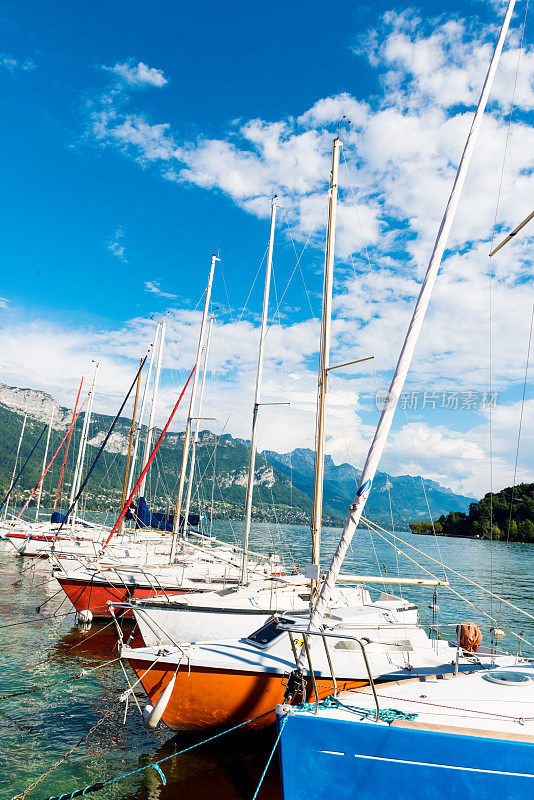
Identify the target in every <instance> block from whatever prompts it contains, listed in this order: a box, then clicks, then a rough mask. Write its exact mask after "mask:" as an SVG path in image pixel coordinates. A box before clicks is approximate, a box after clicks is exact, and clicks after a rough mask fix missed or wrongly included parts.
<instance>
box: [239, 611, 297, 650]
mask: <svg viewBox="0 0 534 800" xmlns="http://www.w3.org/2000/svg"><path fill="white" fill-rule="evenodd" d="M280 622H283V623H284V624H285V625H294V624H295V621H294V620H292V619H283V620H282V619H280V618H279V617H271V618H270V619H268V620H267V622H266V623H265V624H264V625H262V626H261V628H258V630H257V631H254V633H251V634H250V636H247V642H251V643H252V644H255V645H256V646H257V647H268V646H269V645H270V644H271V643H272V642H274V640H275V639H278V637H279V636H282V635H283V634H284V631H281V630H280V628H279V627H278V625H279V624H280Z"/></svg>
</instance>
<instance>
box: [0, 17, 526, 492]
mask: <svg viewBox="0 0 534 800" xmlns="http://www.w3.org/2000/svg"><path fill="white" fill-rule="evenodd" d="M496 35H497V30H496V27H494V26H487V25H484V26H482V25H481V24H479V23H478V22H477V20H457V19H453V18H448V19H447V18H446V17H442V18H440V19H435V20H425V19H424V18H423V17H421V16H419V15H418V14H417V13H416V12H414V11H410V12H405V13H403V14H399V13H393V12H390V13H388V14H385V15H384V16H383V17H382V18H381V21H380V23H379V25H378V26H376V28H375V29H374V30H371V31H368V32H367V33H366V34H365V35H364V36H363V37H360V39H358V40H357V41H356V42H355V44H354V50H355V56H354V57H355V58H365V59H366V60H367V62H368V63H369V64H370V65H371V67H372V68H373V69H374V70H375V71H376V76H377V78H378V81H377V85H378V86H379V91H378V92H377V94H376V96H374V97H370V98H366V100H365V101H363V100H361V99H360V98H358V97H356V96H353V95H351V94H349V93H346V92H345V93H341V94H335V95H332V96H328V97H322V98H318V99H317V101H316V102H315V103H314V104H313V105H312V106H311V107H310V108H308V109H302V110H301V113H300V114H295V116H294V117H291V118H284V119H274V120H265V119H250V120H246V121H244V122H243V121H240V122H236V123H235V124H233V125H232V126H231V127H230V128H229V130H228V131H227V134H226V135H224V136H221V137H219V138H213V137H211V138H210V137H207V136H199V137H198V138H197V139H195V140H183V137H182V136H181V135H180V131H179V130H177V129H176V128H175V127H174V126H173V124H172V122H170V121H168V120H163V121H162V120H153V119H151V118H150V115H149V114H148V113H147V112H146V111H144V110H143V109H142V108H140V107H138V105H137V104H136V103H134V95H133V94H132V93H131V92H130V89H132V90H133V89H135V88H139V87H140V86H163V85H164V83H163V82H162V81H166V79H165V77H164V76H163V73H162V72H161V70H157V69H155V68H152V69H153V70H154V69H155V73H157V74H153V73H152V72H151V68H148V67H146V66H145V65H143V69H142V70H140V69H139V67H140V64H137V65H136V64H135V63H134V62H125V64H123V65H115V67H112V68H109V69H108V72H111V73H112V74H113V76H114V81H115V83H113V85H112V86H111V88H109V87H108V89H107V90H106V91H105V92H103V93H102V94H101V95H100V96H99V97H98V98H96V99H94V100H93V101H92V103H91V104H90V105H89V107H88V134H89V135H90V136H92V137H93V139H94V141H95V142H96V143H97V145H98V146H101V147H109V148H115V149H116V150H118V151H120V152H121V153H122V154H123V155H124V156H126V157H128V158H131V159H133V160H134V161H135V162H137V163H138V164H140V165H142V166H143V167H144V168H149V169H150V168H151V169H154V171H155V172H156V173H158V174H159V175H161V176H163V177H164V178H165V179H167V180H170V181H175V182H178V183H189V184H194V185H196V186H199V187H202V188H204V189H206V190H209V191H218V192H221V193H224V194H225V195H227V196H228V197H230V198H231V199H232V200H233V201H234V202H235V203H236V204H237V205H238V206H239V207H241V208H243V209H245V210H246V211H248V212H249V213H251V214H254V215H255V216H259V217H266V216H267V215H268V213H269V202H268V200H269V198H270V197H271V196H272V195H273V194H278V195H279V196H280V197H281V201H282V202H283V204H284V208H285V212H286V214H287V217H288V220H289V222H290V224H291V225H292V228H293V230H292V235H293V236H294V238H295V239H296V240H300V241H301V242H305V241H307V240H308V238H309V240H310V245H311V247H317V246H321V247H322V246H323V244H324V222H325V212H326V197H327V186H328V176H329V171H330V161H331V147H332V139H333V135H335V131H336V130H337V124H338V122H339V121H340V120H342V119H343V117H345V118H346V119H350V120H351V124H350V127H349V126H347V124H344V125H343V130H342V132H341V136H342V139H343V146H344V147H343V158H342V163H341V169H340V195H339V198H340V199H339V213H338V226H337V238H336V255H337V263H336V287H335V308H334V311H335V313H334V320H333V325H332V363H342V362H346V361H350V360H354V359H356V358H363V357H366V356H369V355H373V356H374V361H373V362H367V363H366V364H362V365H359V366H358V368H357V371H356V370H351V369H348V370H347V371H345V372H342V373H336V374H335V375H332V378H331V381H330V384H331V392H330V397H329V430H328V452H330V453H331V454H332V455H333V456H334V458H335V459H336V460H337V461H340V460H350V461H352V463H354V464H356V465H357V466H361V464H362V462H363V459H364V457H365V453H366V450H367V448H368V446H369V442H370V439H371V437H372V432H373V427H374V424H375V422H376V417H377V413H375V412H376V409H375V412H373V411H372V410H370V407H369V402H368V400H369V396H370V395H371V394H372V390H374V389H375V388H385V387H387V385H388V382H389V378H390V376H391V369H392V366H393V364H394V362H395V360H396V358H397V356H398V352H399V350H400V347H401V344H402V341H403V338H404V335H405V332H406V328H407V325H408V322H409V319H410V315H411V312H412V309H413V304H414V301H415V298H416V297H417V294H418V292H419V287H420V282H421V279H422V276H423V274H424V270H425V268H426V264H427V263H428V259H429V257H430V253H431V250H432V245H433V241H434V238H435V234H436V231H437V227H438V225H439V220H440V218H441V215H442V213H443V208H444V204H445V202H446V199H447V196H448V193H449V191H450V188H451V186H452V181H453V179H454V175H455V172H456V168H457V164H458V161H459V158H460V156H461V152H462V148H463V144H464V142H465V137H466V135H467V132H468V130H469V126H470V123H471V120H472V115H473V108H474V105H475V104H476V101H477V98H478V94H479V92H480V89H481V86H482V83H483V80H484V77H485V73H486V70H487V66H488V63H489V60H490V56H491V51H492V48H493V45H494V42H495V39H496ZM519 57H520V70H519V80H518V84H517V90H516V108H515V110H514V115H513V119H512V122H511V124H510V126H509V127H508V114H509V111H510V103H511V88H510V87H511V86H513V83H514V80H515V70H516V67H517V63H518V59H519ZM119 67H120V69H119ZM123 67H124V68H123ZM147 75H149V76H151V78H149V79H147V78H146V76H147ZM158 75H160V76H161V77H158ZM143 76H145V77H143ZM533 85H534V49H533V48H526V49H524V50H523V52H520V51H519V40H518V35H517V32H514V31H512V32H511V35H510V37H509V40H508V43H507V47H506V49H505V51H504V53H503V57H502V61H501V65H500V67H499V71H498V74H497V78H496V82H495V88H494V91H493V92H492V97H491V102H490V106H489V108H488V112H487V113H486V117H485V120H484V124H483V126H482V131H481V135H480V137H479V141H478V144H477V148H476V152H475V156H474V158H473V161H472V165H471V168H470V172H469V175H468V179H467V182H466V185H465V189H464V194H463V198H462V201H461V204H460V207H459V209H458V213H457V218H456V221H455V224H454V226H453V229H452V231H451V236H450V240H449V249H448V251H447V252H446V254H445V256H446V257H445V259H444V261H443V266H442V270H441V275H440V277H439V280H438V284H437V287H436V291H435V293H434V296H433V300H432V304H431V306H430V309H429V312H428V315H427V319H426V321H425V326H424V332H423V336H422V337H421V340H420V342H419V344H418V347H417V350H416V352H415V357H414V361H413V367H412V370H411V373H410V376H409V387H412V388H413V387H415V388H417V389H421V390H427V389H432V390H434V389H446V388H451V389H462V388H466V389H473V390H484V389H486V388H487V386H488V379H489V355H488V353H489V328H490V321H491V328H492V332H493V341H492V347H493V385H494V387H495V388H498V389H499V391H501V392H502V393H503V401H502V404H500V405H499V410H498V413H496V414H495V415H494V419H493V432H494V456H495V461H494V470H495V485H496V486H497V485H507V484H509V483H510V480H511V471H510V464H511V463H513V458H514V452H515V451H514V445H515V441H516V438H515V439H514V436H515V437H516V434H513V429H514V424H515V422H516V421H517V414H518V409H517V406H516V404H515V399H514V397H513V393H514V391H515V390H517V385H518V383H519V382H520V381H521V376H522V370H523V369H524V353H523V349H522V346H521V343H524V342H526V341H527V336H528V323H529V319H530V302H529V299H528V298H529V297H530V294H529V292H531V285H532V268H531V267H532V265H531V255H530V250H529V248H531V246H532V233H533V232H532V230H527V229H525V231H523V232H522V235H521V236H520V237H519V238H516V239H515V240H514V241H513V242H512V243H511V244H510V245H508V246H507V247H506V248H504V249H503V250H502V251H500V253H499V254H498V256H496V257H495V259H493V261H492V266H491V270H492V282H491V288H492V291H491V296H492V301H491V306H490V291H489V289H490V280H489V275H488V273H489V268H490V266H489V261H488V252H489V249H490V239H491V231H492V227H493V221H494V217H495V213H496V209H497V212H498V213H497V223H498V224H497V232H496V236H497V237H500V235H501V234H505V233H507V232H508V231H509V230H510V229H511V228H513V227H514V226H515V225H516V224H517V223H518V222H519V221H520V220H521V219H523V218H524V217H525V216H526V214H527V213H528V212H529V211H531V210H532V209H531V198H532V193H533V188H534V177H533V176H534V128H533V126H532V110H533V99H532V98H533V97H534V92H533V91H532V87H533ZM138 97H139V95H137V98H138ZM507 137H508V145H507V151H506V161H505V162H504V172H503V181H502V186H501V187H500V191H499V181H500V171H501V167H502V164H503V155H504V149H505V143H506V141H507ZM498 194H499V204H498V207H497V196H498ZM115 241H118V240H117V237H115ZM120 246H122V245H121V244H120V242H119V247H120ZM123 255H124V254H123ZM145 289H146V290H147V291H148V292H151V293H152V294H156V295H159V296H163V297H166V296H168V293H167V292H162V290H161V288H160V285H159V283H158V282H157V281H147V282H146V284H145ZM172 299H175V298H174V297H172ZM288 302H290V298H289V297H288ZM293 302H295V298H293ZM301 305H302V304H301ZM168 323H169V324H168V337H167V340H168V342H169V349H168V355H166V357H165V358H166V361H165V364H166V370H165V376H166V377H165V381H164V386H163V387H162V395H161V397H162V409H163V408H166V406H167V405H169V404H170V402H171V399H172V398H174V397H175V394H176V388H177V386H178V384H179V381H180V380H181V378H182V377H183V376H184V375H185V374H187V372H188V371H189V369H190V366H191V364H192V363H193V360H194V353H195V351H196V337H197V335H198V325H199V317H198V314H196V312H195V313H193V312H188V311H185V310H183V309H180V308H178V309H174V310H173V312H172V313H171V315H169V320H168ZM151 325H152V323H149V321H147V320H142V319H138V320H132V321H130V322H129V323H128V324H127V325H125V326H124V327H123V328H121V330H120V331H112V332H103V333H102V334H101V335H99V336H97V337H93V340H94V342H95V343H96V345H95V346H97V347H98V348H100V349H101V350H102V352H103V353H104V356H105V355H106V354H107V357H108V358H109V359H110V362H117V363H120V364H124V363H125V362H124V359H134V358H135V357H138V353H137V350H138V348H139V343H140V342H141V341H145V340H147V341H148V339H149V338H150V336H151V335H152V334H151ZM31 334H32V331H31V330H27V331H26V333H25V335H26V336H30V335H31ZM257 335H258V330H257V326H256V324H255V323H254V322H250V321H245V320H243V319H241V320H240V321H238V322H235V321H234V322H231V321H226V322H218V323H217V324H216V326H215V331H214V336H213V354H212V357H211V358H212V366H211V372H210V374H211V375H212V376H216V380H215V378H214V379H213V383H214V386H216V393H215V390H214V395H213V397H216V399H213V400H212V401H207V404H208V405H210V404H211V408H210V409H209V410H207V409H206V415H207V416H215V417H217V419H218V420H220V421H221V422H220V423H218V424H220V425H221V428H220V429H221V430H227V431H228V432H231V433H233V434H234V435H239V436H243V437H248V436H249V421H250V408H251V403H252V397H251V391H252V388H251V387H253V374H254V369H255V358H256V351H257ZM20 336H22V332H21V333H20ZM74 340H75V341H76V336H74ZM63 341H64V342H65V343H67V342H69V341H70V342H71V344H70V345H69V346H70V347H72V340H69V338H68V337H67V336H65V337H62V336H61V335H59V336H57V337H56V345H57V343H58V342H63ZM318 342H319V333H318V323H317V322H316V321H315V320H313V319H300V321H296V322H292V321H291V319H290V315H289V319H284V325H283V327H281V326H279V325H278V326H273V328H272V329H271V330H270V332H269V337H268V345H267V351H268V352H267V354H266V362H265V380H264V393H265V397H266V399H267V400H268V399H270V398H272V399H273V400H280V398H281V396H283V397H284V398H286V397H287V399H288V400H290V402H291V407H290V415H291V416H290V422H291V424H289V421H288V423H287V425H285V424H281V423H280V415H279V414H278V415H277V418H276V419H272V418H271V417H270V416H269V415H270V413H271V412H270V411H269V410H268V409H267V408H266V409H262V425H261V438H262V441H261V443H260V447H267V448H269V449H275V450H280V451H286V452H287V450H288V449H291V447H295V446H313V438H314V430H315V427H314V412H315V400H314V398H315V391H316V374H315V368H316V361H317V351H318ZM18 346H19V342H18V341H17V342H12V347H13V350H14V352H15V357H13V359H12V361H11V362H10V363H11V364H12V369H13V370H15V369H16V368H18V369H21V367H20V365H19V367H16V364H17V363H18V362H17V358H20V353H19V352H18V351H17V347H18ZM65 346H66V344H65ZM81 348H82V346H81V345H80V349H81ZM7 352H8V353H9V352H10V351H7ZM281 354H283V357H282V355H281ZM70 355H72V354H71V353H69V352H67V353H66V359H67V361H68V360H69V357H70ZM5 357H7V355H6V356H5ZM78 357H79V358H80V359H81V356H80V355H79V356H78ZM83 357H85V352H84V353H83ZM56 363H62V362H60V361H57V362H56ZM132 363H133V362H132ZM176 364H178V372H177V373H176V374H175V377H174V378H171V375H172V374H173V373H171V370H170V367H171V365H172V366H173V367H176ZM180 370H183V375H182V374H181V373H180ZM375 374H376V378H375ZM21 380H22V378H21ZM26 380H28V379H27V378H26ZM173 380H174V384H173V383H172V381H173ZM30 385H32V384H30ZM366 398H367V399H366ZM183 413H185V412H183ZM288 420H289V417H288ZM180 422H182V423H183V416H182V417H180V416H179V417H178V424H180ZM529 435H530V434H529ZM525 436H526V437H527V438H528V436H527V434H525ZM527 438H526V439H525V441H527ZM412 439H413V440H414V442H415V446H416V449H417V453H418V460H417V459H416V458H415V456H414V455H413V450H412V447H411V442H412ZM522 453H523V461H522V462H521V469H522V470H523V472H521V475H527V474H528V470H530V474H532V469H533V468H534V464H533V463H532V456H531V453H534V448H533V447H525V449H524V451H522ZM418 461H419V463H420V465H421V469H422V472H423V474H425V475H427V476H429V477H434V478H435V479H436V480H439V481H440V482H442V483H444V484H445V485H451V486H453V488H455V489H457V490H461V491H463V492H464V493H466V494H477V495H479V494H481V493H483V492H484V491H487V488H488V482H489V479H488V470H487V463H488V440H487V419H486V417H485V416H484V412H483V411H482V410H481V411H479V412H478V414H477V415H472V416H470V417H465V416H462V415H458V417H457V419H456V418H451V419H450V420H448V421H446V422H444V421H443V420H440V421H439V423H435V422H432V420H426V419H425V420H422V419H421V418H416V419H415V421H414V423H413V425H412V426H411V428H408V427H407V425H406V423H405V421H403V419H402V417H399V418H398V422H397V427H396V428H395V429H394V430H393V432H392V436H391V440H390V444H389V447H388V466H389V469H390V470H391V471H392V472H393V473H396V474H399V473H405V472H408V473H410V474H414V473H416V472H417V471H418ZM383 466H385V465H383Z"/></svg>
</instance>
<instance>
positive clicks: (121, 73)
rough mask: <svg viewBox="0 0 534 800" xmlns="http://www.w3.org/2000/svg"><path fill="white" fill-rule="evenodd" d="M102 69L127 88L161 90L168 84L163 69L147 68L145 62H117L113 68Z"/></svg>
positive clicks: (104, 67)
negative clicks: (150, 87) (153, 87)
mask: <svg viewBox="0 0 534 800" xmlns="http://www.w3.org/2000/svg"><path fill="white" fill-rule="evenodd" d="M102 69H104V70H106V72H111V73H113V75H116V76H117V77H118V78H119V79H120V80H121V81H122V82H124V83H125V84H126V85H127V86H129V87H132V88H134V89H144V88H147V87H149V86H155V87H157V88H161V87H162V86H166V85H167V83H168V80H167V78H166V77H165V75H164V74H163V71H162V70H161V69H157V68H156V67H147V65H146V64H145V63H143V61H139V62H138V63H137V64H136V63H135V62H134V61H133V60H131V59H130V60H129V61H124V62H122V63H120V62H117V63H116V64H115V66H113V67H106V66H103V67H102Z"/></svg>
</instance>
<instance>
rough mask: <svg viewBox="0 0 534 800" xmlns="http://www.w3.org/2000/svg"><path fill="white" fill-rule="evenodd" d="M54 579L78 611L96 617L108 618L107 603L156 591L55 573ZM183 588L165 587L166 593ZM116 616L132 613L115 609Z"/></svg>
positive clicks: (152, 595) (125, 601)
mask: <svg viewBox="0 0 534 800" xmlns="http://www.w3.org/2000/svg"><path fill="white" fill-rule="evenodd" d="M56 580H57V581H58V583H59V584H60V586H61V588H62V589H63V591H64V592H65V594H66V595H67V597H68V598H69V600H70V601H71V603H72V605H73V606H74V608H75V609H76V611H77V612H78V613H80V612H82V611H90V612H91V614H92V615H93V617H95V618H97V619H110V618H111V616H112V615H111V611H110V609H109V604H113V603H127V602H129V601H130V600H140V599H141V598H144V597H156V596H157V594H158V591H157V590H156V589H153V588H152V587H150V586H139V585H137V584H131V585H128V584H125V583H115V582H113V581H109V582H106V583H99V582H94V583H91V582H88V581H86V580H76V579H75V578H62V577H59V576H57V575H56ZM185 591H186V590H184V589H178V588H174V589H166V593H167V594H184V592H185ZM115 616H116V617H131V618H132V619H133V613H132V611H131V610H129V609H116V610H115Z"/></svg>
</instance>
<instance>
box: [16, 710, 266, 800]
mask: <svg viewBox="0 0 534 800" xmlns="http://www.w3.org/2000/svg"><path fill="white" fill-rule="evenodd" d="M274 710H275V709H274V708H272V709H269V711H264V712H263V714H258V715H257V716H256V717H252V718H251V719H247V720H245V722H239V723H238V724H237V725H233V726H232V727H231V728H227V729H226V730H224V731H220V732H219V733H215V734H213V736H209V737H208V738H207V739H203V740H202V741H201V742H197V743H196V744H192V745H189V747H185V748H184V749H183V750H179V751H178V752H177V753H171V755H169V756H165V757H164V758H160V759H159V760H158V761H153V762H152V763H151V764H146V766H144V767H138V768H137V769H133V770H131V771H130V772H125V773H124V774H123V775H117V776H116V777H115V778H110V779H109V780H107V781H98V782H97V783H93V784H90V785H88V786H84V787H83V788H82V789H74V790H73V791H72V792H66V793H64V794H59V795H51V796H49V797H47V798H45V800H73V798H74V797H83V796H84V795H86V794H91V793H92V792H99V791H101V790H102V789H106V788H107V787H108V786H112V785H113V784H115V783H118V782H119V781H123V780H125V779H126V778H131V777H132V776H133V775H139V774H141V773H142V772H146V770H148V769H153V770H154V771H155V772H157V773H158V774H159V775H160V777H161V776H162V775H163V773H162V770H161V768H160V764H164V763H165V762H166V761H170V760H171V759H173V758H177V757H178V756H181V755H184V753H189V752H190V751H191V750H195V749H196V748H197V747H201V746H202V745H204V744H208V742H213V741H214V740H215V739H220V737H221V736H225V735H226V734H227V733H232V731H236V730H238V729H239V728H243V727H245V725H249V724H250V723H251V722H256V721H257V720H259V719H261V718H262V717H266V716H267V715H268V714H272V713H273V711H274ZM94 727H95V726H93V728H92V729H91V731H89V733H88V734H86V736H89V735H90V733H91V732H92V731H93V730H94ZM73 749H74V748H73ZM70 752H72V750H71V751H70ZM273 752H274V751H273ZM271 758H272V754H271ZM267 766H268V765H267ZM265 771H266V770H265ZM262 780H263V776H262ZM163 782H164V783H165V782H166V781H165V776H164V775H163ZM29 788H33V787H29ZM28 791H29V789H26V790H25V792H24V793H22V794H18V795H15V796H14V797H11V798H10V800H19V799H20V800H22V798H24V797H25V795H26V794H27V792H28Z"/></svg>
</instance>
